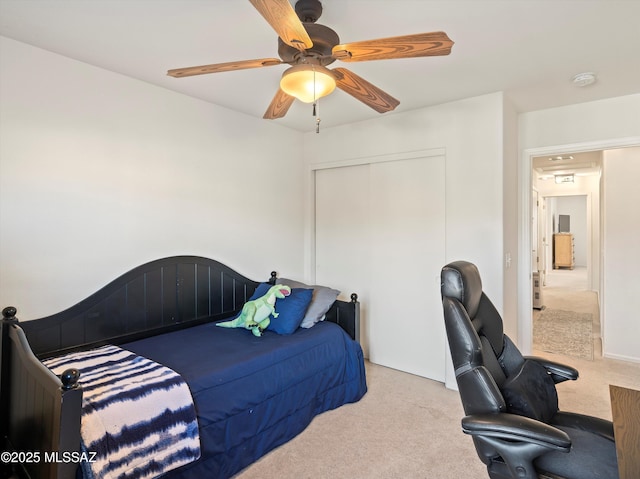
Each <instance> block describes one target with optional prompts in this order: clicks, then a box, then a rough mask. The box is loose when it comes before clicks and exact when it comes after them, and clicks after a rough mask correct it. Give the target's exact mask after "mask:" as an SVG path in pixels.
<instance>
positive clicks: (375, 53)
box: [332, 32, 453, 62]
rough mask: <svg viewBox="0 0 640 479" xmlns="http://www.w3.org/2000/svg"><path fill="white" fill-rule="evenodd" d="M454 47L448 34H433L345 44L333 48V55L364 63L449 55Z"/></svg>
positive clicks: (340, 58) (346, 60)
mask: <svg viewBox="0 0 640 479" xmlns="http://www.w3.org/2000/svg"><path fill="white" fill-rule="evenodd" d="M452 46H453V42H452V41H451V39H450V38H449V37H448V36H447V34H446V33H444V32H431V33H418V34H415V35H404V36H401V37H389V38H380V39H379V40H369V41H363V42H354V43H344V44H342V45H336V46H335V47H333V50H332V53H333V57H334V58H337V59H338V60H342V61H344V62H362V61H369V60H389V59H393V58H414V57H429V56H438V55H448V54H449V53H451V47H452Z"/></svg>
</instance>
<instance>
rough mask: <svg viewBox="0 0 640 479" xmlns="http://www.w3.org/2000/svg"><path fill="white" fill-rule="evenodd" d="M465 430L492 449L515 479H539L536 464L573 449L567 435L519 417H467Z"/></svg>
mask: <svg viewBox="0 0 640 479" xmlns="http://www.w3.org/2000/svg"><path fill="white" fill-rule="evenodd" d="M462 430H463V431H464V432H465V433H467V434H470V435H472V436H473V438H474V441H478V443H480V444H482V445H483V446H484V447H490V448H492V449H493V450H494V451H495V453H496V454H497V455H499V456H500V457H501V458H502V460H503V461H504V463H505V464H506V465H507V467H508V468H509V471H510V473H511V477H518V478H521V479H538V473H537V471H536V468H535V466H534V465H533V462H534V460H535V459H536V458H537V457H539V456H540V455H542V454H544V453H546V452H550V451H560V452H569V450H570V449H571V439H570V438H569V436H568V435H567V433H565V432H564V431H562V430H560V429H557V428H555V427H553V426H549V425H548V424H545V423H543V422H540V421H536V420H535V419H530V418H528V417H524V416H517V415H515V414H508V413H494V414H475V415H472V416H466V417H464V418H462Z"/></svg>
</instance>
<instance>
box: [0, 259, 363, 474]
mask: <svg viewBox="0 0 640 479" xmlns="http://www.w3.org/2000/svg"><path fill="white" fill-rule="evenodd" d="M276 283H278V284H280V283H283V284H287V283H289V284H290V285H291V288H290V289H291V291H292V292H296V294H297V293H304V292H308V293H309V296H311V294H313V300H312V303H311V306H309V307H308V309H307V310H306V313H307V314H306V315H305V317H304V321H307V320H308V319H309V317H308V316H309V314H310V312H311V309H313V308H312V306H313V307H316V306H318V304H319V303H321V302H322V301H321V298H320V296H321V295H322V294H323V293H326V292H327V290H328V291H329V292H331V291H332V290H331V288H326V287H318V286H315V287H314V286H306V285H303V284H299V283H297V282H293V281H291V280H285V279H279V278H277V275H276V273H275V272H274V273H271V277H270V278H269V280H268V281H265V282H264V283H261V282H258V281H253V280H250V279H248V278H246V277H244V276H242V275H241V274H239V273H237V272H236V271H234V270H233V269H231V268H229V267H228V266H225V265H223V264H222V263H219V262H217V261H215V260H211V259H208V258H203V257H198V256H175V257H170V258H164V259H160V260H156V261H153V262H150V263H147V264H144V265H142V266H139V267H137V268H135V269H133V270H131V271H129V272H128V273H126V274H124V275H122V276H121V277H119V278H118V279H116V280H114V281H113V282H111V283H110V284H108V285H107V286H105V287H104V288H102V289H100V290H99V291H97V292H96V293H94V294H92V295H91V296H90V297H88V298H87V299H85V300H83V301H81V302H80V303H78V304H77V305H75V306H73V307H71V308H69V309H67V310H65V311H63V312H61V313H58V314H54V315H52V316H48V317H46V318H41V319H38V320H33V321H23V322H20V321H18V319H17V312H16V308H13V307H7V308H5V309H4V310H3V320H2V342H1V353H0V358H1V371H2V376H1V381H0V401H1V402H0V411H1V414H2V418H1V421H0V428H2V431H1V433H2V440H3V448H2V449H3V461H2V467H4V470H3V471H1V472H3V473H4V475H9V474H10V473H14V474H15V473H17V474H18V475H24V477H29V476H30V477H32V478H35V477H38V478H43V479H44V478H52V479H56V478H61V479H66V478H75V477H83V476H84V477H90V476H91V474H92V473H91V469H90V467H89V466H93V464H92V463H93V462H94V458H93V456H94V455H95V454H96V452H95V451H93V450H87V449H86V441H85V440H83V438H82V437H81V426H80V424H81V422H82V430H83V431H84V430H85V419H86V416H83V414H86V410H87V407H86V402H87V398H90V397H91V396H90V394H92V393H91V391H92V386H90V385H89V382H88V381H89V379H88V378H89V377H90V376H91V374H90V373H89V370H87V373H86V374H85V378H87V379H86V381H87V383H86V384H84V385H83V373H82V370H80V371H78V369H77V368H74V367H69V368H67V367H66V366H65V365H66V364H71V365H73V364H76V363H67V362H66V361H71V360H74V361H75V360H76V359H77V358H78V357H80V356H82V357H83V358H84V357H85V356H92V355H94V356H95V355H97V354H103V351H106V350H109V351H108V353H109V354H112V353H113V354H117V355H124V356H127V357H132V358H135V361H149V363H150V364H152V365H155V366H153V368H155V367H157V368H158V369H159V370H162V371H164V370H165V369H166V370H167V371H172V372H175V373H176V375H177V376H178V377H179V379H176V382H178V381H181V382H184V383H186V385H188V390H190V393H191V397H192V400H193V404H192V406H193V410H194V411H195V423H196V424H197V426H196V428H195V429H196V431H195V435H196V437H197V438H198V442H199V450H198V451H197V454H194V456H193V457H194V459H195V458H196V457H197V459H195V460H193V461H190V462H187V463H185V464H184V465H180V466H179V467H176V468H174V469H170V470H169V471H168V472H165V473H164V475H162V477H167V478H183V479H187V478H189V479H191V478H201V477H215V478H225V477H231V476H233V475H234V474H236V473H237V472H239V471H241V470H242V469H243V468H245V467H246V466H248V465H249V464H251V463H252V462H254V461H256V460H257V459H258V458H260V457H261V456H263V455H264V454H266V453H267V452H269V451H270V450H272V449H274V448H275V447H278V446H279V445H282V444H284V443H285V442H287V441H289V440H290V439H292V438H293V437H295V436H296V435H297V434H299V433H300V432H302V431H303V430H304V429H305V428H306V426H307V425H308V424H309V423H310V422H311V421H312V419H313V417H315V416H316V415H318V414H320V413H322V412H324V411H327V410H331V409H334V408H337V407H340V406H342V405H344V404H347V403H353V402H356V401H358V400H359V399H360V398H361V397H362V396H363V395H364V394H365V393H366V390H367V386H366V378H365V370H364V362H363V357H362V349H361V348H360V345H359V344H358V340H359V303H358V301H357V296H356V295H355V294H352V295H351V300H350V301H342V300H338V299H335V296H334V297H333V299H335V300H333V301H331V300H332V297H331V294H329V295H328V296H327V298H329V300H327V298H324V302H325V303H327V304H331V305H330V307H329V309H328V310H326V312H324V309H326V305H325V308H324V309H322V310H321V311H319V312H318V311H314V314H318V313H322V314H321V316H318V317H317V318H316V319H315V320H314V321H313V323H315V324H313V325H312V327H310V324H307V325H306V327H294V329H293V331H294V332H291V331H289V332H279V333H276V332H273V331H272V330H270V329H269V328H267V329H266V330H265V331H264V332H263V334H262V335H261V336H259V337H258V336H254V335H253V334H252V333H251V331H248V330H247V329H244V328H230V329H228V328H221V327H217V323H218V322H221V321H228V320H230V319H231V318H234V317H237V316H238V314H239V313H240V312H241V310H242V307H243V305H244V304H245V303H246V302H247V301H248V300H249V299H250V298H251V297H252V294H254V292H256V293H257V291H259V288H261V287H262V288H269V287H270V286H272V285H274V284H276ZM309 290H311V291H309ZM335 293H337V292H335ZM292 296H293V295H292ZM316 300H317V301H316ZM278 301H280V300H278ZM285 301H288V298H287V299H286V300H285ZM279 304H281V303H279V302H277V303H276V306H278V305H279ZM282 304H285V303H282ZM291 304H293V303H291ZM318 319H321V320H319V321H318ZM316 321H317V322H316ZM279 324H280V323H279ZM276 329H277V328H276ZM111 348H112V349H113V351H112V350H111ZM96 357H97V356H96ZM68 358H71V359H68ZM83 360H84V359H83ZM45 363H46V364H47V365H48V366H49V367H47V366H45ZM82 364H84V363H82ZM136 364H138V363H136ZM56 365H57V366H56ZM56 367H58V370H56ZM109 367H111V366H109ZM144 367H145V368H146V367H151V366H147V365H146V363H145V366H144ZM54 370H55V371H56V373H57V374H54V372H53V371H54ZM163 374H164V373H163ZM169 374H170V373H169ZM130 375H131V376H132V377H134V376H135V377H138V378H139V377H140V376H138V375H137V373H136V374H135V375H134V374H130ZM171 381H173V378H172V379H171ZM140 382H145V383H146V381H140ZM172 387H173V386H172ZM110 389H113V388H110ZM116 389H117V388H116ZM83 394H84V395H85V398H84V399H85V400H84V402H83ZM145 394H146V393H145ZM164 401H165V400H164V399H162V400H159V401H152V402H153V403H162V404H164ZM83 404H84V406H83ZM144 408H145V407H141V408H140V409H136V408H135V407H134V408H131V407H129V408H128V410H129V411H136V410H137V411H142V410H143V409H144ZM168 410H169V408H168V407H167V411H168ZM186 410H187V409H186V408H185V409H184V411H186ZM180 411H183V409H180ZM136 414H137V413H136ZM185 424H186V422H185ZM184 430H185V431H187V430H189V431H190V432H189V434H192V433H194V431H193V428H189V427H185V429H184ZM184 434H186V432H185V433H184ZM192 439H193V438H192ZM187 449H188V448H187ZM4 475H0V477H5V476H4ZM133 477H135V475H134V476H133Z"/></svg>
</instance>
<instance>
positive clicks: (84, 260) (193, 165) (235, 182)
mask: <svg viewBox="0 0 640 479" xmlns="http://www.w3.org/2000/svg"><path fill="white" fill-rule="evenodd" d="M0 61H1V68H0V135H1V137H0V138H1V141H0V305H2V307H4V306H7V305H14V306H16V307H17V308H18V310H19V317H20V318H21V319H22V320H27V319H33V318H36V317H41V316H44V315H48V314H52V313H55V312H57V311H60V310H62V309H64V308H67V307H70V306H72V305H73V304H75V303H76V302H77V301H79V300H81V299H83V298H84V297H86V296H87V295H89V294H90V293H92V292H93V291H95V290H96V289H98V288H99V287H101V286H103V285H105V284H106V283H107V282H109V281H111V280H112V279H114V278H115V277H117V276H118V275H120V274H121V273H124V272H125V271H127V270H129V269H131V268H133V267H135V266H137V265H139V264H142V263H144V262H146V261H150V260H153V259H157V258H160V257H164V256H170V255H176V254H196V255H203V256H208V257H211V258H214V259H217V260H219V261H222V262H223V263H226V264H228V265H229V266H231V267H233V268H235V269H237V270H238V271H239V272H240V273H242V274H245V275H247V276H249V277H251V278H252V279H262V278H264V279H267V278H268V277H269V273H270V271H272V270H273V269H276V270H278V271H279V272H280V273H281V274H283V275H287V276H294V277H301V276H302V274H303V254H304V252H303V234H304V214H305V212H304V209H303V205H302V203H301V201H300V198H302V197H303V195H304V190H303V186H304V185H303V182H302V181H301V180H302V178H304V176H303V174H304V169H303V166H304V165H303V162H302V158H301V152H302V141H303V136H302V134H301V133H299V132H294V131H292V130H289V129H286V128H283V127H280V126H278V125H275V124H273V123H269V122H267V121H264V120H258V119H254V118H250V117H248V116H245V115H242V114H238V113H235V112H232V111H230V110H227V109H224V108H221V107H217V106H214V105H211V104H208V103H205V102H202V101H199V100H195V99H193V98H189V97H186V96H184V95H180V94H177V93H173V92H170V91H168V90H164V89H161V88H158V87H155V86H152V85H149V84H146V83H143V82H140V81H137V80H133V79H130V78H127V77H124V76H121V75H117V74H114V73H111V72H108V71H105V70H101V69H99V68H95V67H93V66H90V65H87V64H84V63H81V62H77V61H74V60H70V59H68V58H65V57H62V56H59V55H56V54H53V53H50V52H47V51H44V50H40V49H37V48H33V47H31V46H28V45H25V44H22V43H19V42H15V41H13V40H10V39H6V38H0Z"/></svg>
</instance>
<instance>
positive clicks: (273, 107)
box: [262, 89, 295, 120]
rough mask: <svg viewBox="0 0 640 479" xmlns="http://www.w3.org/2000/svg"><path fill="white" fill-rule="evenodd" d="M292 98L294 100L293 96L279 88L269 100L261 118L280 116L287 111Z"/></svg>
mask: <svg viewBox="0 0 640 479" xmlns="http://www.w3.org/2000/svg"><path fill="white" fill-rule="evenodd" d="M293 100H295V97H292V96H291V95H288V94H287V93H285V92H283V91H282V90H281V89H279V90H278V92H277V93H276V96H274V97H273V100H271V104H270V105H269V108H267V111H265V112H264V116H263V117H262V118H264V119H265V120H275V119H276V118H282V117H283V116H285V115H286V114H287V112H288V111H289V107H290V106H291V104H292V103H293Z"/></svg>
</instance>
